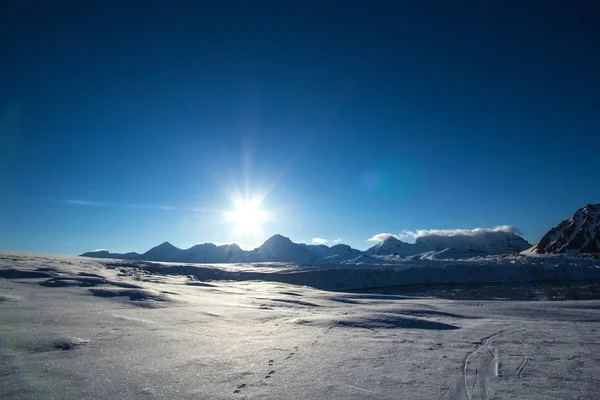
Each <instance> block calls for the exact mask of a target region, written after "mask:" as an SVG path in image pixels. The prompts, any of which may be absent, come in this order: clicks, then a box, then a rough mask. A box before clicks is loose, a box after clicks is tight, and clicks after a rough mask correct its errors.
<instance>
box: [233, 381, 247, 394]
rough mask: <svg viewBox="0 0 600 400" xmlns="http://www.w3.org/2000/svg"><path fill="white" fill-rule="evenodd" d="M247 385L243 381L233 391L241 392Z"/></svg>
mask: <svg viewBox="0 0 600 400" xmlns="http://www.w3.org/2000/svg"><path fill="white" fill-rule="evenodd" d="M245 387H246V384H245V383H242V384H241V385H240V386H238V387H237V389H235V390H234V391H233V393H240V392H241V391H242V389H244V388H245Z"/></svg>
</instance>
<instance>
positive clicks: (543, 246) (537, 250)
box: [523, 204, 600, 255]
mask: <svg viewBox="0 0 600 400" xmlns="http://www.w3.org/2000/svg"><path fill="white" fill-rule="evenodd" d="M565 253H574V254H577V253H579V254H588V253H600V204H587V205H585V206H584V207H582V208H580V209H578V210H577V211H576V212H575V213H574V214H573V215H572V216H571V217H569V218H567V219H565V220H563V221H562V222H560V223H559V224H558V225H556V226H555V227H554V228H552V229H550V230H549V231H548V232H547V233H546V234H545V235H544V236H543V237H542V239H540V241H539V242H538V243H536V244H535V245H534V246H532V247H531V248H529V249H527V250H526V251H524V252H523V254H525V255H528V254H565Z"/></svg>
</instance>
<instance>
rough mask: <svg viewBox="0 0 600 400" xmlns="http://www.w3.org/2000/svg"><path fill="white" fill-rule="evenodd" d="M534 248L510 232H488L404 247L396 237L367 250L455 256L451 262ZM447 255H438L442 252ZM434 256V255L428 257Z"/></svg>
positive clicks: (430, 237)
mask: <svg viewBox="0 0 600 400" xmlns="http://www.w3.org/2000/svg"><path fill="white" fill-rule="evenodd" d="M530 246H531V244H530V243H529V242H527V241H526V240H525V239H523V238H522V237H521V236H519V235H517V234H516V233H514V232H507V231H502V230H498V231H489V232H481V233H478V234H455V235H433V234H432V235H426V236H421V237H418V238H417V239H416V241H415V243H414V244H413V243H405V242H403V241H401V240H399V239H396V238H395V237H393V236H390V237H388V238H386V239H385V240H383V241H382V242H380V243H377V244H376V245H375V246H373V247H371V248H370V249H368V250H367V252H366V253H367V254H369V255H380V256H381V255H399V256H404V257H407V256H415V255H420V254H421V255H423V257H432V256H433V253H437V255H436V257H440V256H442V255H443V254H447V255H452V257H450V258H457V256H458V255H459V254H464V257H473V256H481V255H487V254H490V255H495V254H507V253H518V252H520V251H523V250H525V249H527V248H529V247H530ZM450 249H451V250H453V251H452V252H450V251H445V252H443V253H439V252H441V251H443V250H450ZM429 253H431V254H429Z"/></svg>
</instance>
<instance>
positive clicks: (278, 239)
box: [238, 235, 317, 263]
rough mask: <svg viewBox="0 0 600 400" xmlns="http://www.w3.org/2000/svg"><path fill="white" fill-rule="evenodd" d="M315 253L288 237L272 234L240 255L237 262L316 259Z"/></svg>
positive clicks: (300, 261)
mask: <svg viewBox="0 0 600 400" xmlns="http://www.w3.org/2000/svg"><path fill="white" fill-rule="evenodd" d="M316 259H317V257H316V254H315V253H313V252H311V251H310V250H309V249H308V246H306V245H303V244H299V243H294V242H292V241H291V240H290V238H288V237H285V236H282V235H273V236H272V237H270V238H269V239H267V240H266V241H265V242H264V243H263V244H262V245H261V246H260V247H258V248H257V249H254V250H252V251H250V252H247V253H246V254H245V255H242V256H241V258H240V259H238V261H239V262H299V263H308V262H313V261H316Z"/></svg>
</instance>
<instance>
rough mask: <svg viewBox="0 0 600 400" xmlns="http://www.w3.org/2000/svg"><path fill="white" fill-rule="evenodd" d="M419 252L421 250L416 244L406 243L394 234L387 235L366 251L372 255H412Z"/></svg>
mask: <svg viewBox="0 0 600 400" xmlns="http://www.w3.org/2000/svg"><path fill="white" fill-rule="evenodd" d="M418 253H420V251H418V249H417V248H416V246H415V245H414V244H411V243H405V242H403V241H402V240H400V239H396V238H395V237H393V236H389V237H387V238H386V239H384V240H383V241H381V242H379V243H377V244H376V245H375V246H373V247H371V248H370V249H368V250H367V251H366V254H368V255H372V256H389V255H399V256H412V255H415V254H418Z"/></svg>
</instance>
